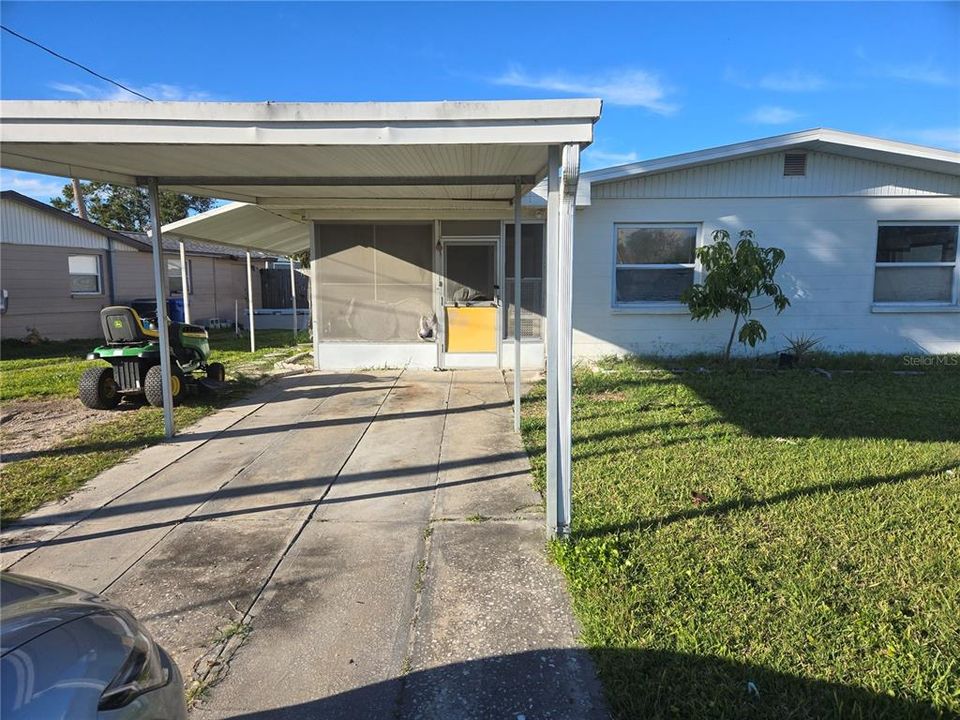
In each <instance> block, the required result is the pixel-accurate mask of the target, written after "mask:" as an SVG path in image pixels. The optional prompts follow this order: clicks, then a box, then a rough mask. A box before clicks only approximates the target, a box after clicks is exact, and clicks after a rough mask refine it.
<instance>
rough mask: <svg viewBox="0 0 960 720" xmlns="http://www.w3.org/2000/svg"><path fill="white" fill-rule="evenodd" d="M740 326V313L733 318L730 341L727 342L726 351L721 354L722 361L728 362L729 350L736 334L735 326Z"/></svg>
mask: <svg viewBox="0 0 960 720" xmlns="http://www.w3.org/2000/svg"><path fill="white" fill-rule="evenodd" d="M739 324H740V313H737V314H736V315H734V316H733V328H731V330H730V339H729V340H727V351H726V352H725V353H724V354H723V361H724V362H730V348H731V347H732V346H733V336H734V335H736V333H737V325H739Z"/></svg>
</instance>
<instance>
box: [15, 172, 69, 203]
mask: <svg viewBox="0 0 960 720" xmlns="http://www.w3.org/2000/svg"><path fill="white" fill-rule="evenodd" d="M69 182H70V181H69V180H68V179H67V178H58V177H53V176H51V175H37V174H36V173H28V172H20V171H19V170H0V189H3V190H15V191H17V192H18V193H20V194H21V195H26V196H27V197H32V198H36V199H37V200H40V201H42V202H49V200H50V198H52V197H57V196H59V195H60V192H61V191H62V190H63V186H64V185H67V184H69Z"/></svg>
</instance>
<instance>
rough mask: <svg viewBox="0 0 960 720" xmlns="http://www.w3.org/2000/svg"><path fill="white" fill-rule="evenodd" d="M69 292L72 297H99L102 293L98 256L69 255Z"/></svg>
mask: <svg viewBox="0 0 960 720" xmlns="http://www.w3.org/2000/svg"><path fill="white" fill-rule="evenodd" d="M67 265H68V267H69V270H70V292H71V293H72V294H74V295H99V294H100V293H101V292H103V283H102V282H101V280H100V256H99V255H70V256H69V257H68V258H67Z"/></svg>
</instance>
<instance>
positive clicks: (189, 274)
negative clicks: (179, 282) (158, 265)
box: [166, 257, 193, 297]
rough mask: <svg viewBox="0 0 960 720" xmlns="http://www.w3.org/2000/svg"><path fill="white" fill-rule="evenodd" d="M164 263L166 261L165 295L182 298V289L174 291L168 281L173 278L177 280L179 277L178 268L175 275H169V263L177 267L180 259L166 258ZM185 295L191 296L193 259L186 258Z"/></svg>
mask: <svg viewBox="0 0 960 720" xmlns="http://www.w3.org/2000/svg"><path fill="white" fill-rule="evenodd" d="M166 261H167V293H168V294H170V295H179V296H180V297H183V295H184V292H183V289H182V288H181V289H180V290H174V289H173V288H172V287H170V280H171V279H172V278H174V277H177V278H179V277H180V269H179V268H177V271H176V273H171V270H170V263H176V264H177V265H179V264H180V258H179V257H168V258H166ZM186 294H187V295H193V258H187V292H186Z"/></svg>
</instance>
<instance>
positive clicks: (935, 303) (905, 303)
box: [871, 220, 960, 312]
mask: <svg viewBox="0 0 960 720" xmlns="http://www.w3.org/2000/svg"><path fill="white" fill-rule="evenodd" d="M944 225H952V226H954V227H956V228H957V248H956V254H955V255H954V258H953V262H942V261H941V262H934V261H929V262H879V261H878V260H877V259H876V258H877V252H878V251H879V249H880V228H883V227H923V226H944ZM873 258H874V260H873V288H872V293H871V300H872V303H873V308H874V309H875V310H877V311H880V312H883V311H887V312H890V311H895V310H897V309H904V310H918V311H924V310H926V311H929V312H935V311H936V310H938V309H942V310H944V311H951V310H953V309H955V308H958V307H960V220H880V221H878V222H877V226H876V230H875V232H874V245H873ZM911 267H921V268H934V267H952V268H953V273H952V287H951V289H950V299H949V300H947V301H939V300H877V269H878V268H911Z"/></svg>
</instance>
